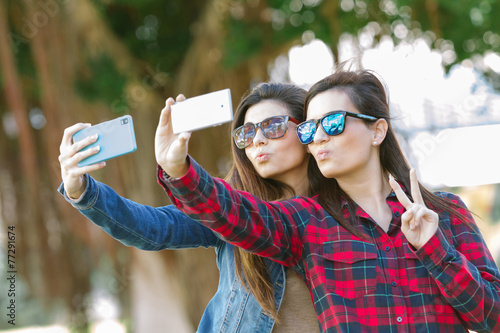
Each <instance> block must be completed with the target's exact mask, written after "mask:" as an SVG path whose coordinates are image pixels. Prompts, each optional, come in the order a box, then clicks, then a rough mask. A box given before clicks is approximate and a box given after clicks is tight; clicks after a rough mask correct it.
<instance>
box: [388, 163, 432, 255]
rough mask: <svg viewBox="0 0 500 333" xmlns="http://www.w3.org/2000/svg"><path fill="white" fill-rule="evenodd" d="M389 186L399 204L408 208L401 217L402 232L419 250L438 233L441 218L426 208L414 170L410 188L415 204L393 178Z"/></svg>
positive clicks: (390, 179) (411, 171)
mask: <svg viewBox="0 0 500 333" xmlns="http://www.w3.org/2000/svg"><path fill="white" fill-rule="evenodd" d="M389 184H390V185H391V187H392V189H393V190H394V193H395V194H396V196H397V198H398V200H399V202H401V204H402V205H403V206H404V207H405V208H406V212H404V214H403V215H402V216H401V231H403V234H404V235H405V237H406V239H407V240H408V242H409V243H410V244H411V245H412V246H413V247H414V248H415V249H417V250H418V249H420V248H421V247H422V246H423V245H424V244H425V243H427V241H429V239H430V238H431V237H432V236H433V235H434V234H435V233H436V230H437V228H438V225H439V216H438V214H437V213H436V212H435V211H432V210H430V209H428V208H427V207H426V206H425V203H424V199H423V198H422V193H420V188H419V185H418V180H417V175H416V172H415V170H414V169H411V170H410V186H411V195H412V197H413V200H414V201H415V202H411V200H410V199H409V198H408V197H407V196H406V194H405V193H404V192H403V190H402V189H401V186H399V184H398V183H397V182H396V181H395V180H394V178H392V176H391V177H390V178H389Z"/></svg>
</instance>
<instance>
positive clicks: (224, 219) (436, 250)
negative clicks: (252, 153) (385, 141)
mask: <svg viewBox="0 0 500 333" xmlns="http://www.w3.org/2000/svg"><path fill="white" fill-rule="evenodd" d="M158 181H159V183H160V184H161V185H162V186H163V187H164V188H165V190H166V191H167V193H168V194H169V196H170V199H171V200H172V202H173V203H174V204H175V205H176V206H177V207H178V208H179V209H180V210H181V211H183V212H185V213H186V214H187V215H189V216H190V217H191V218H193V219H195V220H197V221H199V222H200V223H202V224H203V225H205V226H207V227H208V228H210V229H212V230H213V231H215V232H216V233H218V234H219V235H220V236H221V237H222V238H223V239H224V240H226V241H227V242H229V243H231V244H234V245H236V246H239V247H242V248H244V249H246V250H249V251H251V252H253V253H256V254H258V255H261V256H264V257H268V258H271V259H272V260H274V261H276V262H279V263H281V264H283V265H286V266H291V267H293V268H294V269H295V271H296V272H297V273H299V275H301V276H302V278H303V279H304V281H305V282H306V284H307V286H308V287H309V290H310V292H311V297H312V300H313V302H314V307H315V309H316V312H317V315H318V320H319V323H320V327H321V330H322V332H356V333H357V332H440V333H441V332H467V330H468V329H470V330H474V331H477V332H500V296H499V291H500V273H499V271H498V267H497V266H496V264H495V262H494V261H493V259H492V257H491V254H490V252H489V250H488V249H487V247H486V244H485V242H484V240H483V238H482V236H481V234H480V232H479V230H478V228H477V226H476V225H475V224H474V222H471V223H464V222H462V221H461V220H460V219H458V218H457V217H455V216H449V215H447V214H444V213H443V214H440V221H439V223H440V228H439V229H438V231H437V232H436V234H435V235H434V236H433V237H432V238H431V239H430V240H429V241H428V242H427V243H426V244H425V245H424V246H423V247H422V248H421V249H419V250H418V251H414V250H413V249H412V247H411V246H410V245H409V244H408V241H407V240H406V238H405V236H404V234H403V233H402V232H401V227H400V226H401V218H400V216H401V214H402V213H403V212H404V207H403V206H402V205H401V204H400V203H399V201H398V200H397V198H396V196H395V195H394V194H393V193H392V194H391V195H389V196H388V197H387V203H388V205H389V207H390V208H391V210H392V212H393V219H392V222H391V224H390V227H389V230H388V232H385V231H384V230H382V229H381V228H380V227H379V226H378V225H377V223H376V222H374V220H373V219H372V218H371V217H370V216H369V215H368V214H366V213H365V212H364V211H363V210H362V209H361V208H360V207H358V210H357V213H356V214H357V216H359V218H360V220H361V224H360V226H359V227H360V229H361V230H362V232H363V233H364V234H365V235H366V236H367V239H368V240H364V239H361V238H358V237H356V236H354V235H353V234H352V233H350V232H349V231H347V230H346V229H344V228H343V227H342V226H341V225H340V224H339V223H338V222H337V221H336V220H334V219H333V218H332V216H331V215H329V214H328V213H327V212H326V211H325V210H324V209H322V208H321V206H320V205H319V204H318V203H317V201H316V200H315V198H307V197H296V198H293V199H291V200H287V201H281V202H265V201H262V200H260V199H258V198H257V197H255V196H253V195H251V194H249V193H246V192H241V191H236V190H233V189H231V187H230V186H229V185H228V184H227V183H225V182H224V181H223V180H220V179H216V178H212V177H211V176H210V175H209V174H208V173H207V172H205V171H204V170H203V169H202V168H201V167H200V166H199V165H198V164H197V163H196V162H195V161H194V160H192V159H190V168H189V171H188V173H187V174H186V175H185V176H184V177H182V178H179V179H169V178H168V177H166V175H165V174H164V173H163V171H162V170H161V168H159V169H158ZM437 195H440V196H445V197H447V198H449V199H451V200H452V201H454V202H456V203H458V204H459V205H461V206H463V207H464V208H465V205H464V204H463V202H462V201H461V200H460V198H458V197H457V196H454V195H452V194H448V193H438V194H437ZM344 211H345V212H346V213H345V216H346V217H347V218H349V216H348V213H347V209H345V210H344ZM457 212H458V213H459V214H467V216H468V218H470V220H471V221H473V219H472V217H471V216H470V214H469V213H468V211H467V210H465V209H463V210H458V211H457Z"/></svg>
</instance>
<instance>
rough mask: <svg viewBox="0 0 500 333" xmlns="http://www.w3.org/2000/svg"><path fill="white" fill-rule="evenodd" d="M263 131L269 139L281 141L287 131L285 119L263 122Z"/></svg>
mask: <svg viewBox="0 0 500 333" xmlns="http://www.w3.org/2000/svg"><path fill="white" fill-rule="evenodd" d="M261 126H262V130H263V131H264V134H265V136H266V138H268V139H279V138H281V137H282V136H284V135H285V133H286V129H287V123H286V121H285V119H283V118H281V117H276V118H271V119H268V120H266V121H264V122H262V125H261Z"/></svg>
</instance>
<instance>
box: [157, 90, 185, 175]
mask: <svg viewBox="0 0 500 333" xmlns="http://www.w3.org/2000/svg"><path fill="white" fill-rule="evenodd" d="M185 99H186V98H185V97H184V96H183V95H179V96H177V102H182V101H183V100H185ZM174 103H175V101H174V99H173V98H171V97H170V98H169V99H167V101H166V102H165V107H164V108H163V110H161V115H160V121H159V123H158V127H157V129H156V135H155V155H156V162H157V163H158V164H159V165H160V166H161V167H162V168H163V170H164V171H165V172H166V173H167V174H168V175H169V176H171V177H174V178H179V177H182V176H184V175H185V174H186V172H187V170H188V167H189V165H188V163H187V161H186V157H187V153H188V142H189V138H190V137H191V133H190V132H184V133H180V134H179V135H175V134H174V133H173V131H172V123H171V117H170V112H171V109H170V107H171V106H172V105H173V104H174Z"/></svg>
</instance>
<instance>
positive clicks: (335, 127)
mask: <svg viewBox="0 0 500 333" xmlns="http://www.w3.org/2000/svg"><path fill="white" fill-rule="evenodd" d="M344 119H345V115H344V114H343V113H335V114H331V115H329V116H326V117H325V118H323V120H322V121H321V125H322V126H323V129H324V130H325V133H326V134H328V135H330V136H333V135H338V134H340V133H342V131H343V130H344V123H345V121H344Z"/></svg>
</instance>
